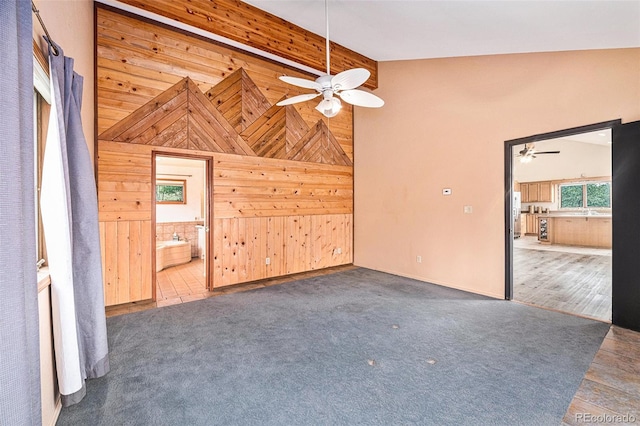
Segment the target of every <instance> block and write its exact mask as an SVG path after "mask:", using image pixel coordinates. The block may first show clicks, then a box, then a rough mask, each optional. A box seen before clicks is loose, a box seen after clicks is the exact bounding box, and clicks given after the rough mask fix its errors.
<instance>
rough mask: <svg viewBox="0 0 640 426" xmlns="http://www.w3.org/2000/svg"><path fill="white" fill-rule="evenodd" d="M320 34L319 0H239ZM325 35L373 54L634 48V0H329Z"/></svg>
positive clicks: (637, 35)
mask: <svg viewBox="0 0 640 426" xmlns="http://www.w3.org/2000/svg"><path fill="white" fill-rule="evenodd" d="M244 1H245V2H246V3H250V4H252V5H254V6H256V7H258V8H260V9H263V10H266V11H268V12H270V13H273V14H274V15H277V16H279V17H281V18H283V19H286V20H287V21H290V22H293V23H295V24H297V25H299V26H301V27H303V28H305V29H307V30H310V31H312V32H314V33H316V34H320V35H323V36H324V35H325V12H324V1H323V0H244ZM329 14H330V17H329V21H330V33H329V38H330V39H331V40H332V41H335V42H337V43H339V44H341V45H343V46H345V47H348V48H350V49H352V50H354V51H356V52H358V53H361V54H363V55H365V56H368V57H370V58H372V59H374V60H377V61H391V60H404V59H426V58H443V57H455V56H475V55H491V54H504V53H530V52H551V51H564V50H588V49H609V48H624V47H640V0H622V1H615V0H611V1H609V0H599V1H582V0H569V1H556V0H537V1H525V0H523V1H520V0H503V1H495V0H471V1H469V0H466V1H465V0H460V1H458V0H448V1H442V0H422V1H420V0H413V1H410V0H373V1H372V0H329Z"/></svg>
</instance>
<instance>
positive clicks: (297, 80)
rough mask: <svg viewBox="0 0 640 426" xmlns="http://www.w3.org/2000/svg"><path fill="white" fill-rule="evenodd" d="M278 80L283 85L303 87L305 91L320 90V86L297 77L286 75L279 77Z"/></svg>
mask: <svg viewBox="0 0 640 426" xmlns="http://www.w3.org/2000/svg"><path fill="white" fill-rule="evenodd" d="M279 78H280V80H282V81H284V82H285V83H289V84H293V85H294V86H298V87H304V88H305V89H313V90H318V91H319V90H322V86H321V85H320V84H318V83H316V82H315V81H313V80H307V79H304V78H298V77H289V76H288V75H281V76H280V77H279Z"/></svg>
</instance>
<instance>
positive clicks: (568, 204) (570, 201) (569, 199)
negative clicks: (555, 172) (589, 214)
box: [560, 185, 583, 209]
mask: <svg viewBox="0 0 640 426" xmlns="http://www.w3.org/2000/svg"><path fill="white" fill-rule="evenodd" d="M582 196H583V193H582V185H561V186H560V208H563V209H577V208H581V207H582V206H583V200H582Z"/></svg>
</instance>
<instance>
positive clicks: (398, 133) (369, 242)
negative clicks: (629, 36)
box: [354, 49, 640, 298]
mask: <svg viewBox="0 0 640 426" xmlns="http://www.w3.org/2000/svg"><path fill="white" fill-rule="evenodd" d="M379 66H380V77H379V84H380V88H379V89H378V90H377V91H376V94H377V95H378V96H380V97H382V98H383V99H384V100H385V101H386V104H385V106H384V107H383V108H381V109H366V108H356V109H355V155H354V157H355V219H354V223H355V236H354V238H355V259H354V263H355V264H356V265H359V266H364V267H368V268H372V269H377V270H381V271H387V272H391V273H394V274H398V275H403V276H408V277H413V278H417V279H420V280H423V281H428V282H432V283H436V284H442V285H446V286H450V287H454V288H460V289H464V290H468V291H472V292H476V293H480V294H486V295H489V296H494V297H498V298H502V297H503V296H504V213H503V211H504V197H503V193H504V190H503V186H504V183H503V181H504V167H503V161H504V160H503V158H504V141H506V140H509V139H515V138H519V137H524V136H529V135H533V134H538V133H544V132H550V131H554V130H561V129H567V128H571V127H575V126H582V125H587V124H592V123H597V122H601V121H607V120H612V119H617V118H621V119H622V121H623V122H630V121H634V120H640V49H618V50H604V51H603V50H601V51H579V52H559V53H539V54H538V53H536V54H520V55H499V56H482V57H465V58H449V59H437V60H419V61H398V62H383V63H380V65H379ZM443 188H451V189H452V191H453V193H452V195H450V196H443V195H442V189H443ZM465 205H469V206H472V208H473V213H471V214H464V213H463V207H464V206H465ZM416 256H422V263H417V262H416Z"/></svg>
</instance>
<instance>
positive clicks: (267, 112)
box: [96, 6, 353, 305]
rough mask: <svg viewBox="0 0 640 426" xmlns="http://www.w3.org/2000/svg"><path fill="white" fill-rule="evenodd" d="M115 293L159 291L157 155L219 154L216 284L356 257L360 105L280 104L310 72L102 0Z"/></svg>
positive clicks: (105, 160) (101, 147)
mask: <svg viewBox="0 0 640 426" xmlns="http://www.w3.org/2000/svg"><path fill="white" fill-rule="evenodd" d="M96 54H97V60H96V61H97V79H96V85H97V96H96V101H97V117H98V120H97V129H98V134H99V136H98V142H97V149H96V152H97V169H98V173H97V176H98V202H99V215H100V232H101V238H102V256H103V265H104V266H103V268H104V284H105V301H106V304H107V305H116V304H122V303H129V302H134V301H141V300H148V299H151V298H153V294H154V293H153V276H154V275H153V269H152V265H153V256H152V254H153V250H154V247H155V240H156V235H155V234H156V232H155V230H154V228H153V227H154V215H153V209H154V206H155V203H154V199H153V194H154V191H153V188H152V184H153V181H154V180H153V176H152V173H153V170H154V167H153V161H154V160H153V158H154V154H159V153H160V154H167V155H172V154H173V155H179V156H180V155H187V156H189V155H190V156H198V157H200V158H205V159H210V162H211V165H212V176H211V178H212V179H211V180H210V182H209V183H208V184H209V185H210V188H211V194H212V195H211V197H212V199H210V200H208V203H207V205H208V206H209V208H210V211H209V217H210V218H211V222H210V223H211V230H212V233H210V235H211V236H210V240H209V241H210V244H211V256H210V258H209V262H210V263H209V265H208V266H209V267H210V271H211V275H212V278H213V283H212V284H213V287H214V288H215V287H221V286H227V285H231V284H239V283H243V282H249V281H255V280H260V279H265V278H272V277H277V276H281V275H286V274H293V273H299V272H304V271H310V270H315V269H320V268H325V267H330V266H337V265H344V264H349V263H352V262H353V253H352V245H353V244H352V238H353V109H352V107H351V106H350V105H344V107H343V109H342V111H341V112H340V114H338V116H336V117H334V118H332V119H331V120H329V119H327V118H325V117H324V116H323V115H322V114H320V113H319V112H318V111H316V110H315V109H314V107H315V105H316V103H315V102H306V103H302V104H296V105H289V106H286V107H278V106H276V105H275V104H276V103H277V102H278V101H279V100H281V99H283V98H285V97H288V96H293V95H297V94H300V93H303V92H304V90H302V89H299V88H296V87H294V86H291V85H288V84H286V83H284V82H282V81H280V80H279V79H278V76H281V75H295V76H299V77H308V76H307V75H305V74H304V73H301V72H300V71H296V70H293V69H290V68H287V67H285V66H282V65H279V64H276V63H274V62H271V61H267V60H263V59H260V58H258V57H256V56H253V55H248V54H245V53H242V52H239V51H237V50H233V49H230V48H226V47H224V46H221V45H220V44H218V43H214V42H211V41H209V40H205V39H203V38H201V37H198V36H193V35H190V34H188V33H185V32H184V31H177V30H175V29H172V28H169V27H167V26H166V25H162V24H157V23H154V22H152V21H149V20H146V19H142V18H137V17H135V16H132V15H129V14H123V13H121V12H118V11H115V10H113V9H111V8H108V7H105V6H97V7H96Z"/></svg>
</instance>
